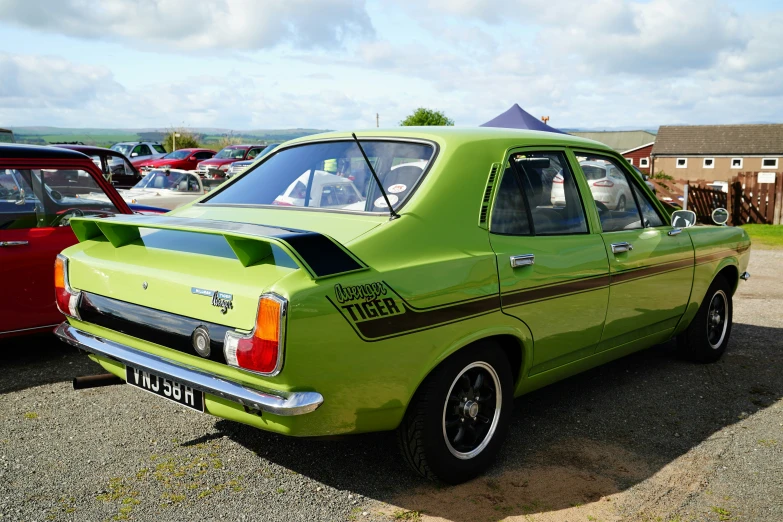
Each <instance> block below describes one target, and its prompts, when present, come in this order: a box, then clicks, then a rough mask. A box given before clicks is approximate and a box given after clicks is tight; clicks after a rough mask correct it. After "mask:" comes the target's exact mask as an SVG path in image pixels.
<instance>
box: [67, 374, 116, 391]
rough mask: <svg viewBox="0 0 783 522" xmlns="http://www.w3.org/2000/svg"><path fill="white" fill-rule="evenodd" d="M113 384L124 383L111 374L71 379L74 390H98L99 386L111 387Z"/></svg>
mask: <svg viewBox="0 0 783 522" xmlns="http://www.w3.org/2000/svg"><path fill="white" fill-rule="evenodd" d="M114 384H125V381H124V380H122V379H120V378H119V377H117V376H116V375H114V374H113V373H101V374H99V375H85V376H84V377H74V378H73V389H74V390H85V389H87V388H99V387H101V386H112V385H114Z"/></svg>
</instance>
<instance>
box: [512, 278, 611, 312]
mask: <svg viewBox="0 0 783 522" xmlns="http://www.w3.org/2000/svg"><path fill="white" fill-rule="evenodd" d="M607 285H609V275H603V276H597V277H596V276H592V277H588V278H584V279H577V280H576V281H568V282H566V283H557V284H554V285H550V286H544V287H537V288H531V289H529V290H522V291H517V292H506V293H504V294H503V306H515V305H521V304H525V303H529V302H531V301H540V300H544V299H552V298H555V297H560V296H562V295H564V294H573V293H578V292H587V291H589V290H596V289H598V288H603V287H605V286H607Z"/></svg>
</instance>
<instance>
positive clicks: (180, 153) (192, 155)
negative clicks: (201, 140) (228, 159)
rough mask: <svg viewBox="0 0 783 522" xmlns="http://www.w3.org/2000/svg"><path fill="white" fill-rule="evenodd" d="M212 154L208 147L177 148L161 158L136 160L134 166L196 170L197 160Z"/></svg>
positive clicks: (142, 168) (204, 158) (213, 152)
mask: <svg viewBox="0 0 783 522" xmlns="http://www.w3.org/2000/svg"><path fill="white" fill-rule="evenodd" d="M214 155H215V151H214V150H209V149H178V150H175V151H174V152H169V153H168V154H166V155H165V156H163V157H162V158H158V159H149V160H143V161H138V162H136V166H137V167H138V168H139V169H141V170H152V169H163V168H169V169H180V170H196V167H197V166H198V164H199V162H201V161H204V160H208V159H210V158H211V157H213V156H214Z"/></svg>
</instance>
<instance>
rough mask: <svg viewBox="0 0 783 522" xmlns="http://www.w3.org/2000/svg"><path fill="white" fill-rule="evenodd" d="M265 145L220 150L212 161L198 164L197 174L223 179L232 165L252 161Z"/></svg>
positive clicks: (229, 147) (232, 146) (208, 177)
mask: <svg viewBox="0 0 783 522" xmlns="http://www.w3.org/2000/svg"><path fill="white" fill-rule="evenodd" d="M265 148H266V145H230V146H228V147H225V148H224V149H221V151H220V152H218V153H217V154H215V156H214V157H213V158H212V159H208V160H206V161H202V162H201V163H199V164H198V173H199V175H200V176H203V177H205V178H207V179H213V180H214V179H225V177H226V171H227V170H228V169H229V167H230V166H231V164H232V163H234V162H235V161H240V160H253V159H255V158H256V157H257V156H258V155H259V154H260V153H261V152H262V151H263V150H264V149H265Z"/></svg>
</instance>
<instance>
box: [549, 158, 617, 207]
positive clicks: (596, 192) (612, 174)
mask: <svg viewBox="0 0 783 522" xmlns="http://www.w3.org/2000/svg"><path fill="white" fill-rule="evenodd" d="M579 165H580V166H581V167H582V171H583V172H584V174H585V177H586V178H587V183H588V184H589V185H590V190H591V191H592V193H593V198H595V200H596V201H597V202H599V203H602V204H603V205H605V206H606V207H607V208H609V209H612V210H619V211H624V210H625V208H626V205H627V204H628V202H629V201H631V200H632V198H633V195H632V194H631V187H630V186H629V185H628V183H627V182H626V179H625V176H624V175H623V173H622V172H621V171H620V170H619V169H618V168H617V167H616V166H615V165H614V164H612V163H608V162H604V161H580V163H579ZM551 201H552V204H553V205H557V206H562V205H564V204H565V193H564V192H563V176H562V175H560V174H558V175H557V176H556V177H555V178H554V182H553V184H552V199H551Z"/></svg>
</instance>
